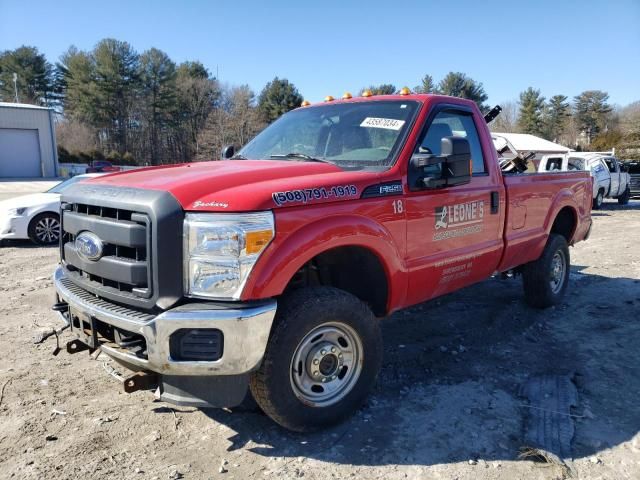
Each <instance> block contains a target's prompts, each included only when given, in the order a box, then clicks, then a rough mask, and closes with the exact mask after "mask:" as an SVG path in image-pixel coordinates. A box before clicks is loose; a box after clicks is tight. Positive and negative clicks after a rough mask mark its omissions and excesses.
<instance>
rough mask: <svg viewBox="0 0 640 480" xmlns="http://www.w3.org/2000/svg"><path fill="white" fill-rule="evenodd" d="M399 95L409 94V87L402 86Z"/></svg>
mask: <svg viewBox="0 0 640 480" xmlns="http://www.w3.org/2000/svg"><path fill="white" fill-rule="evenodd" d="M400 95H411V89H410V88H409V87H402V88H401V89H400Z"/></svg>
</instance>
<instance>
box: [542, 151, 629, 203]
mask: <svg viewBox="0 0 640 480" xmlns="http://www.w3.org/2000/svg"><path fill="white" fill-rule="evenodd" d="M575 170H587V171H589V172H591V177H592V178H593V208H594V209H596V210H597V209H599V208H601V207H602V202H603V201H604V199H605V198H616V199H617V200H618V203H619V204H620V205H626V204H627V203H629V199H630V198H631V189H630V185H631V182H630V177H629V174H628V173H627V172H625V171H624V168H623V164H622V163H621V162H620V161H619V160H618V159H617V158H616V157H615V156H613V155H611V154H610V153H601V152H584V153H581V152H572V153H568V154H565V155H559V154H558V155H545V156H544V157H542V160H541V161H540V164H539V165H538V172H540V173H542V172H567V171H575Z"/></svg>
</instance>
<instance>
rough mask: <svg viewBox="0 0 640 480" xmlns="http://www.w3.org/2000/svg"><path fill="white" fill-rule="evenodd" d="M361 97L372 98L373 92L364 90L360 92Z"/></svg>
mask: <svg viewBox="0 0 640 480" xmlns="http://www.w3.org/2000/svg"><path fill="white" fill-rule="evenodd" d="M362 96H363V97H373V92H372V91H371V90H365V91H364V92H362Z"/></svg>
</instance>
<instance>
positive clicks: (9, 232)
mask: <svg viewBox="0 0 640 480" xmlns="http://www.w3.org/2000/svg"><path fill="white" fill-rule="evenodd" d="M28 229H29V219H28V218H27V217H24V216H9V215H7V214H0V240H4V239H12V238H15V239H25V238H29V233H28Z"/></svg>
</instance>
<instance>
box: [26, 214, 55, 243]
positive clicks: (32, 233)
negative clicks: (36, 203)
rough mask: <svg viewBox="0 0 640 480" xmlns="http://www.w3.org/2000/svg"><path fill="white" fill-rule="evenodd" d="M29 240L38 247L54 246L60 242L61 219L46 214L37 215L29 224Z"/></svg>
mask: <svg viewBox="0 0 640 480" xmlns="http://www.w3.org/2000/svg"><path fill="white" fill-rule="evenodd" d="M28 234H29V238H30V239H31V241H32V242H33V243H35V244H36V245H54V244H56V243H58V241H59V240H60V217H59V216H58V214H57V213H53V212H45V213H41V214H39V215H36V216H35V217H34V218H33V219H32V220H31V222H30V223H29V230H28Z"/></svg>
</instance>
